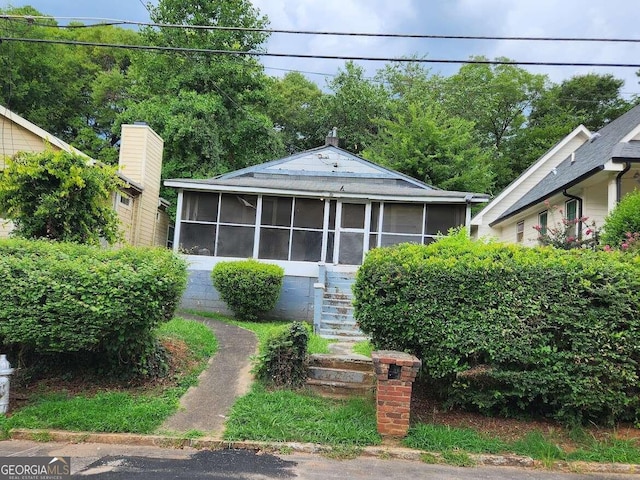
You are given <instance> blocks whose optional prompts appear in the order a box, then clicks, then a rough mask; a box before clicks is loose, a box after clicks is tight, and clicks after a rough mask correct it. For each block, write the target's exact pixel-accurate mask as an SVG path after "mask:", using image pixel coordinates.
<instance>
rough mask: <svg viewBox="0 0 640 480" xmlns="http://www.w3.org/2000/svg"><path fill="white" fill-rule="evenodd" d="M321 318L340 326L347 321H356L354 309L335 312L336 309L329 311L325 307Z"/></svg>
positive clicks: (323, 320) (350, 322)
mask: <svg viewBox="0 0 640 480" xmlns="http://www.w3.org/2000/svg"><path fill="white" fill-rule="evenodd" d="M320 318H321V321H322V322H331V323H333V324H334V325H336V326H339V325H340V324H342V323H346V324H355V323H356V322H355V319H354V317H353V310H349V311H341V312H334V311H327V310H325V309H324V308H323V309H322V312H321V315H320Z"/></svg>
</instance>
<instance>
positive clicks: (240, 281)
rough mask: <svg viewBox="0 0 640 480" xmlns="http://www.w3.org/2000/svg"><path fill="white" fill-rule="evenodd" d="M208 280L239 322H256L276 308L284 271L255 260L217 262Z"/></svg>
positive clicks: (276, 266) (278, 267)
mask: <svg viewBox="0 0 640 480" xmlns="http://www.w3.org/2000/svg"><path fill="white" fill-rule="evenodd" d="M211 279H212V281H213V286H214V287H216V289H217V290H218V292H219V293H220V297H221V298H222V300H224V302H225V303H226V304H227V306H228V307H229V308H230V309H231V310H232V311H233V313H234V314H235V316H236V317H238V319H240V320H248V321H256V320H259V319H262V318H263V316H264V314H265V313H267V312H269V311H270V310H272V309H273V308H274V307H275V306H276V303H277V302H278V298H280V292H281V290H282V282H283V280H284V269H283V268H282V267H280V266H278V265H273V264H268V263H262V262H259V261H257V260H254V259H248V260H240V261H230V262H220V263H218V264H216V266H215V267H214V268H213V270H212V272H211Z"/></svg>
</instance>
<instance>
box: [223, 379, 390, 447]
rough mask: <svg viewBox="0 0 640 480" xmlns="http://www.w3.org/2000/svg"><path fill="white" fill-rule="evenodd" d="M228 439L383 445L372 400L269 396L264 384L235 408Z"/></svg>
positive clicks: (279, 393)
mask: <svg viewBox="0 0 640 480" xmlns="http://www.w3.org/2000/svg"><path fill="white" fill-rule="evenodd" d="M224 439H225V440H230V441H233V440H258V441H281V442H312V443H321V444H328V445H363V446H364V445H377V444H378V443H380V436H379V435H378V433H377V427H376V413H375V406H374V405H373V402H372V401H371V400H364V399H358V398H354V399H351V400H329V399H326V398H321V397H318V396H315V395H311V394H304V393H301V392H292V391H290V390H276V391H273V392H269V391H267V390H265V388H264V387H263V386H261V385H260V384H255V385H254V386H253V389H252V391H251V392H250V393H249V394H247V395H245V396H244V397H242V398H240V399H239V400H238V401H237V402H236V403H235V405H234V406H233V408H232V409H231V413H230V416H229V420H227V423H226V430H225V433H224Z"/></svg>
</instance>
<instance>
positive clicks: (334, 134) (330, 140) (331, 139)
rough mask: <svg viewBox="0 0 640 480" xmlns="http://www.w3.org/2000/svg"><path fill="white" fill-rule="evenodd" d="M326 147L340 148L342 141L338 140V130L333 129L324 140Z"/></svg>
mask: <svg viewBox="0 0 640 480" xmlns="http://www.w3.org/2000/svg"><path fill="white" fill-rule="evenodd" d="M324 144H325V145H333V146H334V147H339V146H340V139H339V138H338V128H337V127H333V128H332V129H331V131H330V132H329V135H327V136H326V138H325V139H324Z"/></svg>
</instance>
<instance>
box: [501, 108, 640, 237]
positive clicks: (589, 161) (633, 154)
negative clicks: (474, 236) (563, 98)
mask: <svg viewBox="0 0 640 480" xmlns="http://www.w3.org/2000/svg"><path fill="white" fill-rule="evenodd" d="M638 125H640V105H638V106H635V107H633V108H632V109H631V110H629V111H628V112H626V113H625V114H623V115H621V116H620V117H618V118H616V119H615V120H613V121H612V122H611V123H609V124H608V125H606V126H604V127H603V128H602V129H600V130H599V131H598V132H597V133H596V134H594V135H593V137H592V139H591V140H589V141H588V142H586V143H584V144H583V145H581V146H580V147H579V148H578V149H577V150H576V151H575V157H574V158H573V161H572V155H569V156H568V157H567V158H566V159H564V160H563V161H562V162H561V163H560V165H558V166H557V167H556V168H555V169H554V171H552V172H550V173H549V174H548V175H547V176H546V177H545V178H543V179H542V180H541V181H540V182H538V184H536V185H535V186H534V187H533V188H532V189H531V190H529V191H528V192H527V193H525V194H524V195H523V196H522V197H520V199H519V200H518V201H517V202H515V203H514V204H513V205H511V207H509V208H508V209H507V210H506V211H505V212H504V213H502V215H500V216H499V217H498V218H497V219H496V220H495V221H494V222H492V225H495V224H496V223H499V222H501V221H502V220H505V219H506V218H508V217H511V216H513V215H515V214H517V213H519V212H521V211H522V210H525V209H526V208H528V207H530V206H532V205H535V204H537V203H540V202H542V201H544V200H545V199H547V198H549V197H550V196H552V195H554V194H556V193H558V192H560V191H562V190H564V189H565V188H569V187H571V186H573V185H575V184H576V183H579V182H580V181H582V180H583V179H585V178H587V177H589V176H591V175H593V174H594V173H596V172H598V171H600V170H602V169H603V168H604V165H605V164H606V163H607V162H608V161H609V160H611V159H614V160H615V159H617V160H620V159H640V142H628V143H626V142H625V143H620V142H621V140H622V139H623V138H624V137H625V136H626V135H628V134H629V132H631V131H632V130H633V129H634V128H636V127H637V126H638Z"/></svg>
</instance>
